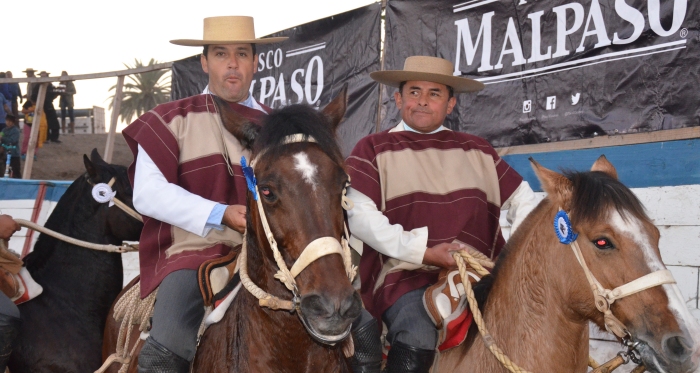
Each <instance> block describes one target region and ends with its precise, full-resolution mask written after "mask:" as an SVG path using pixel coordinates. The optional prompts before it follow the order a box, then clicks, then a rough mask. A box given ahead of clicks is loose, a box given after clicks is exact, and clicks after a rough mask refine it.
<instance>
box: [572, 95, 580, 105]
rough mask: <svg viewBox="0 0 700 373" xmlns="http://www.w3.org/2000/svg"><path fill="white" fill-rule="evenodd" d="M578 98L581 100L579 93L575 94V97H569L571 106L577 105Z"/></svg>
mask: <svg viewBox="0 0 700 373" xmlns="http://www.w3.org/2000/svg"><path fill="white" fill-rule="evenodd" d="M580 98H581V93H576V94H575V95H571V105H576V104H578V100H579V99H580Z"/></svg>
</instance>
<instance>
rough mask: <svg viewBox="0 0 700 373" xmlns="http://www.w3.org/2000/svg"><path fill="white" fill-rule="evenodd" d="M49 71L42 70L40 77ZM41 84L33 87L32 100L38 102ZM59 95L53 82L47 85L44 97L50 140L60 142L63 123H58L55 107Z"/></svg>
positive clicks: (44, 76)
mask: <svg viewBox="0 0 700 373" xmlns="http://www.w3.org/2000/svg"><path fill="white" fill-rule="evenodd" d="M48 76H49V73H47V72H46V71H42V72H40V73H39V77H40V78H46V77H48ZM39 87H40V85H35V86H34V87H33V88H32V100H33V101H34V102H37V99H38V96H39ZM56 97H58V93H56V90H55V88H54V86H53V84H50V83H49V84H48V85H47V86H46V96H45V98H44V114H46V123H47V124H48V126H49V135H48V141H50V142H53V143H57V144H60V143H61V140H59V139H58V135H59V132H60V130H61V125H60V124H59V123H58V115H57V114H56V108H54V107H53V101H54V100H55V99H56Z"/></svg>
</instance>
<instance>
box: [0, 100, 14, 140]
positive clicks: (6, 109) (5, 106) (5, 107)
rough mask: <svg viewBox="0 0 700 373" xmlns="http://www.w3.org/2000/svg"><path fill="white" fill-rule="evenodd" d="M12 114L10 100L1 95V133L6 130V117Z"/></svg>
mask: <svg viewBox="0 0 700 373" xmlns="http://www.w3.org/2000/svg"><path fill="white" fill-rule="evenodd" d="M11 112H12V110H10V100H8V99H7V98H5V95H3V94H0V131H2V129H3V128H5V116H6V115H7V114H9V113H11Z"/></svg>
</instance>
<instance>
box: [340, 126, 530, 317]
mask: <svg viewBox="0 0 700 373" xmlns="http://www.w3.org/2000/svg"><path fill="white" fill-rule="evenodd" d="M346 165H347V170H348V173H349V175H350V178H351V183H352V188H353V189H355V190H357V191H359V192H360V193H362V194H364V195H366V196H367V197H369V198H370V199H372V201H373V202H374V203H375V205H376V206H377V208H378V209H379V211H381V212H382V213H383V214H384V215H385V216H386V217H387V218H388V219H389V222H390V223H391V224H400V225H401V226H402V227H403V229H404V231H411V230H413V229H415V228H420V227H428V242H427V245H428V247H432V246H435V245H437V244H440V243H445V242H458V243H462V244H465V245H468V246H471V247H472V248H474V249H477V250H479V251H480V252H482V253H484V254H486V255H487V256H489V257H491V258H493V257H495V256H496V255H498V253H499V252H500V250H501V248H502V247H503V245H504V244H505V241H504V239H503V237H502V236H501V231H500V226H499V216H500V208H501V205H502V204H503V203H504V202H505V201H506V200H507V199H508V198H509V197H510V196H511V194H513V192H514V191H515V190H516V189H517V188H518V186H519V185H520V183H521V182H522V177H521V176H520V175H519V174H518V173H517V172H516V171H515V170H513V169H512V168H511V167H510V166H509V165H508V164H507V163H506V162H504V161H503V160H501V158H500V157H499V156H498V154H497V153H496V151H495V150H494V149H493V148H492V147H491V145H490V144H489V143H488V142H487V141H486V140H484V139H482V138H479V137H477V136H473V135H469V134H466V133H461V132H454V131H450V130H443V131H440V132H437V133H434V134H421V133H415V132H410V131H396V130H393V131H389V130H387V131H384V132H381V133H377V134H374V135H370V136H368V137H365V138H364V139H362V140H360V142H359V143H358V144H357V145H356V146H355V148H354V149H353V151H352V154H351V155H350V157H349V158H348V159H347V163H346ZM349 228H350V231H352V229H353V228H352V225H351V226H350V227H349ZM359 238H360V239H361V237H359ZM416 267H418V266H416V265H414V264H411V263H407V262H402V261H400V260H399V259H395V258H391V257H387V256H385V255H383V254H380V253H379V252H377V251H376V250H374V249H373V248H372V247H370V246H368V245H367V244H365V245H364V249H363V253H362V259H361V261H360V277H361V281H362V289H361V295H362V300H363V302H364V305H365V307H366V308H367V310H368V311H370V313H372V314H373V316H374V317H376V318H377V319H378V320H381V315H382V314H383V313H384V311H385V310H386V309H387V308H388V307H390V306H391V305H392V304H393V303H394V302H395V301H396V300H397V299H398V298H399V297H401V296H402V295H404V294H406V293H407V292H409V291H412V290H415V289H418V288H421V287H423V286H425V285H429V284H433V283H435V282H436V281H437V277H438V273H439V269H436V268H435V267H428V268H425V267H424V268H420V269H414V270H411V269H412V268H416Z"/></svg>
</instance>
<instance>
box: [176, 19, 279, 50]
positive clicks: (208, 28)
mask: <svg viewBox="0 0 700 373" xmlns="http://www.w3.org/2000/svg"><path fill="white" fill-rule="evenodd" d="M287 39H288V38H287V37H274V38H262V39H258V38H256V37H255V27H254V25H253V17H245V16H226V17H209V18H205V19H204V33H203V37H202V39H176V40H171V41H170V42H171V43H173V44H176V45H184V46H187V47H201V46H204V45H212V44H244V43H245V44H247V43H251V44H271V43H279V42H281V41H284V40H287Z"/></svg>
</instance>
